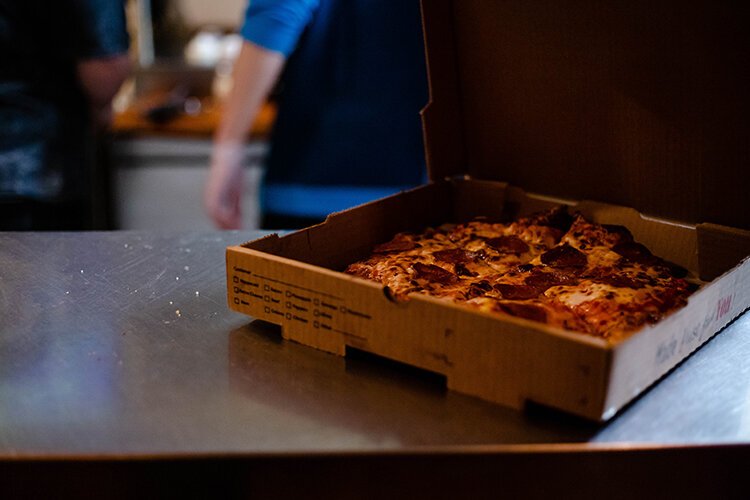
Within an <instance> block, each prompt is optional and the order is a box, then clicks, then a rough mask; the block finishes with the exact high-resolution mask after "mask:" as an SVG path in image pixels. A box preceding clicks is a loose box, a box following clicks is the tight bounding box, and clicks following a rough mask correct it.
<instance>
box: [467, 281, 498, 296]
mask: <svg viewBox="0 0 750 500" xmlns="http://www.w3.org/2000/svg"><path fill="white" fill-rule="evenodd" d="M490 290H492V285H490V283H489V282H488V281H487V280H482V281H480V282H478V283H472V284H471V285H469V290H468V291H467V292H466V299H467V300H470V299H473V298H474V297H481V296H482V295H484V294H485V293H487V292H489V291H490Z"/></svg>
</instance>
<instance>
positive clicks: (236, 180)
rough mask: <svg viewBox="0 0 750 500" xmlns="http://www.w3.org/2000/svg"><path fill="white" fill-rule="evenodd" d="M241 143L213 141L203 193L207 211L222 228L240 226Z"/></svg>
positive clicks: (241, 187)
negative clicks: (209, 165) (214, 142)
mask: <svg viewBox="0 0 750 500" xmlns="http://www.w3.org/2000/svg"><path fill="white" fill-rule="evenodd" d="M243 159H244V144H241V143H239V144H238V143H230V144H227V143H216V144H214V149H213V153H212V155H211V167H210V169H209V171H208V180H207V181H206V187H205V190H204V192H203V203H204V206H205V209H206V213H207V214H208V216H209V217H210V218H211V220H212V221H213V222H214V224H216V226H218V227H219V228H221V229H240V228H241V226H242V193H243V191H244V175H243V168H242V163H243Z"/></svg>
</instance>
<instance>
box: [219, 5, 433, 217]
mask: <svg viewBox="0 0 750 500" xmlns="http://www.w3.org/2000/svg"><path fill="white" fill-rule="evenodd" d="M241 34H242V36H243V37H244V40H245V43H244V44H243V47H242V49H241V52H240V55H239V57H238V59H237V61H236V63H235V69H234V86H233V89H232V91H231V92H230V94H229V96H228V98H227V101H226V102H225V104H224V111H223V115H222V120H221V123H220V126H219V128H218V131H217V133H216V135H215V137H214V150H213V154H212V160H211V167H210V170H209V177H208V181H207V183H206V186H205V191H204V203H205V207H206V210H207V213H208V214H209V216H210V217H211V218H212V219H213V221H214V222H215V224H216V225H217V226H219V227H221V228H227V229H233V228H239V227H241V224H242V210H241V204H240V200H241V197H242V191H243V181H242V161H243V154H242V151H243V145H244V141H245V139H246V133H247V130H248V128H249V125H250V123H251V122H252V120H253V119H254V118H255V115H256V114H257V112H258V110H259V108H260V107H261V105H262V104H263V102H264V101H265V100H266V99H267V97H268V95H269V93H270V91H271V90H272V88H273V87H274V86H275V85H276V84H277V80H278V79H279V77H280V76H281V78H280V85H279V88H280V89H281V91H280V92H279V96H280V97H279V110H278V115H277V120H276V123H275V126H274V130H273V132H272V137H271V147H270V152H269V157H268V159H267V161H266V167H267V168H266V174H265V179H264V182H263V185H262V188H261V200H260V202H261V214H262V223H261V225H262V226H263V227H265V228H296V227H304V226H306V225H309V224H311V223H315V222H319V221H322V220H323V219H324V218H325V216H326V215H328V214H329V213H331V212H335V211H339V210H343V209H346V208H350V207H352V206H356V205H359V204H362V203H365V202H367V201H370V200H373V199H377V198H381V197H383V196H386V195H389V194H393V193H395V192H398V191H400V190H403V189H407V188H410V187H413V186H416V185H418V184H420V183H422V182H424V180H425V178H426V173H425V163H424V152H423V144H422V130H421V121H420V117H419V111H420V110H421V108H422V107H424V106H425V104H427V99H428V95H427V77H426V70H425V60H424V46H423V39H422V28H421V17H420V11H419V2H418V0H252V1H251V2H250V4H249V6H248V9H247V11H246V17H245V22H244V25H243V26H242V29H241ZM282 72H283V74H282Z"/></svg>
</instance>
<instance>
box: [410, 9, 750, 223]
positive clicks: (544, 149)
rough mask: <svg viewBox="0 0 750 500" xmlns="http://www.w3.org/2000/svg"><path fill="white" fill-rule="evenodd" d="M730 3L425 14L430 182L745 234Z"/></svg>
mask: <svg viewBox="0 0 750 500" xmlns="http://www.w3.org/2000/svg"><path fill="white" fill-rule="evenodd" d="M748 12H750V11H749V10H748V9H744V8H742V5H741V3H737V2H729V1H719V2H717V1H714V0H696V1H690V2H684V1H677V0H666V1H660V2H653V1H646V0H634V1H631V2H597V1H594V0H588V1H575V2H552V1H534V2H529V1H526V0H509V1H503V2H497V1H495V0H423V16H424V27H425V39H426V47H427V58H428V72H429V81H430V96H431V97H430V103H429V104H428V106H427V107H426V108H425V110H424V113H423V121H424V130H425V147H426V151H427V162H428V171H429V174H430V178H431V179H433V180H434V179H442V178H445V177H453V176H457V175H470V176H471V177H473V178H480V179H488V180H501V181H507V182H510V183H512V184H515V185H518V186H522V187H523V188H525V189H527V190H529V191H533V192H538V193H542V194H547V195H550V196H555V197H560V198H568V199H590V200H598V201H603V202H607V203H614V204H619V205H624V206H630V207H634V208H636V209H637V210H639V211H640V212H642V213H644V214H647V215H652V216H656V217H661V218H666V219H674V220H679V221H683V222H688V223H701V222H710V223H715V224H723V225H727V226H733V227H739V228H750V204H749V203H748V201H747V198H746V196H747V194H746V190H747V188H748V185H749V184H750V183H749V182H748V180H750V174H749V173H748V172H750V120H748V116H750V93H749V92H748V91H747V89H748V88H750V30H748V29H747V26H748V25H750V14H748Z"/></svg>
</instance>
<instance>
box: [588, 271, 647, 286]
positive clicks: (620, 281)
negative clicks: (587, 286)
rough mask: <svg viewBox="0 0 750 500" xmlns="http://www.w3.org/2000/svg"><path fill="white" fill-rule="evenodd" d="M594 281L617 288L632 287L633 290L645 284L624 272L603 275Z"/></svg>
mask: <svg viewBox="0 0 750 500" xmlns="http://www.w3.org/2000/svg"><path fill="white" fill-rule="evenodd" d="M596 281H597V282H598V283H604V284H606V285H611V286H614V287H617V288H633V289H634V290H638V289H639V288H643V287H644V286H646V284H645V283H643V282H642V281H639V280H637V279H635V278H632V277H630V276H628V275H626V274H610V275H603V276H599V277H597V278H596Z"/></svg>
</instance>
